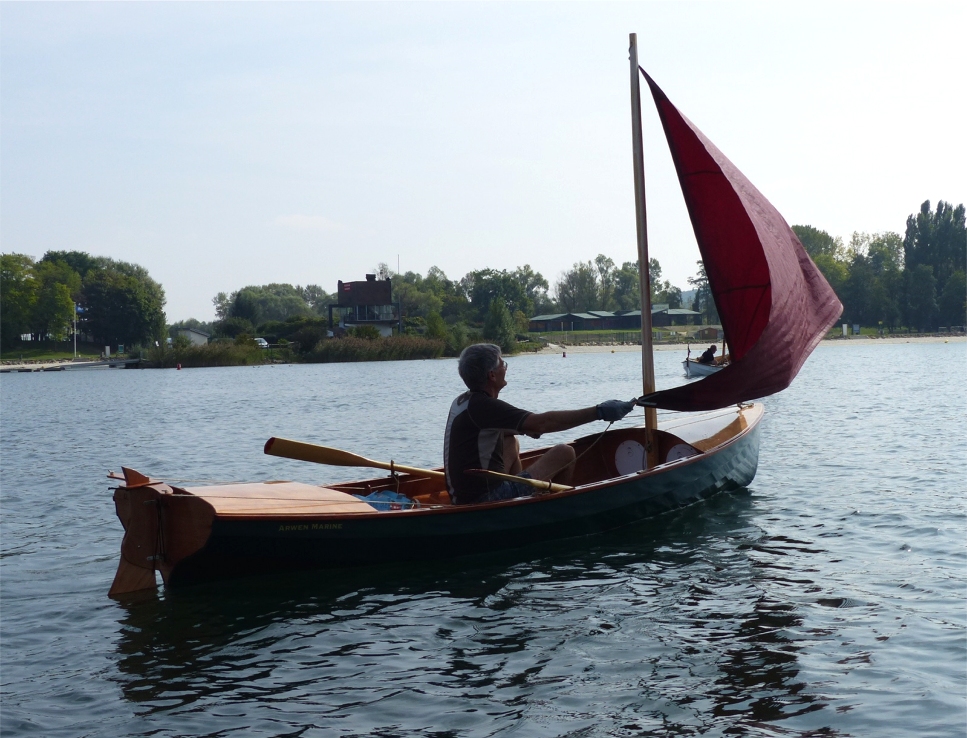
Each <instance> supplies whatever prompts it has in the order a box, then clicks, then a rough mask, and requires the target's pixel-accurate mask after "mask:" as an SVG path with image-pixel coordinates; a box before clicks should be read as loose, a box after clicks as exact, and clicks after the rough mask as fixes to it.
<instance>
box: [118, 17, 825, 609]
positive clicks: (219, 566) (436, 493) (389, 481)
mask: <svg viewBox="0 0 967 738" xmlns="http://www.w3.org/2000/svg"><path fill="white" fill-rule="evenodd" d="M630 61H631V75H632V77H631V82H632V88H631V99H632V121H633V124H632V135H633V148H634V165H635V167H634V168H635V201H636V214H637V234H638V260H639V264H643V265H647V264H648V248H647V229H646V227H645V222H646V219H645V207H644V194H645V193H644V164H643V160H642V145H641V143H642V142H641V118H640V116H641V103H640V97H639V95H640V92H639V71H640V72H641V74H644V77H645V79H646V80H647V82H648V85H649V86H650V88H651V92H652V96H653V97H654V100H655V104H656V106H657V107H658V113H659V116H660V117H661V122H662V125H663V127H664V129H665V137H666V139H667V140H668V144H669V148H670V149H671V153H672V159H673V161H674V163H675V168H676V171H677V172H678V178H679V182H680V183H681V186H682V192H683V194H684V197H685V204H686V206H687V207H688V211H689V214H690V216H691V220H692V225H693V227H694V229H695V238H696V241H697V243H698V247H699V251H700V252H701V254H702V259H703V263H704V264H705V268H706V272H707V274H708V281H709V288H710V290H711V293H712V297H713V299H714V300H715V304H716V308H717V311H718V314H719V316H720V318H721V320H722V326H723V330H724V332H725V335H726V336H727V337H728V342H729V343H728V345H729V356H730V360H731V361H730V363H729V364H728V365H726V366H723V367H721V368H715V369H712V371H713V374H711V375H710V376H708V377H706V378H705V379H702V380H700V381H698V382H689V383H687V384H684V385H682V386H679V387H672V388H669V389H665V390H660V391H657V392H656V391H655V386H654V385H655V382H654V364H653V357H652V353H651V321H650V318H649V316H650V314H651V312H650V305H649V304H648V302H649V301H648V290H647V288H646V287H644V286H645V285H648V283H649V282H648V273H647V269H642V270H641V275H640V278H641V285H642V286H643V287H642V289H641V294H642V297H643V303H644V304H643V305H642V311H641V312H642V387H643V390H644V393H643V395H642V396H641V397H640V398H638V404H639V405H640V406H642V407H644V408H645V424H644V426H643V427H637V428H620V429H615V430H610V431H607V432H604V433H597V434H595V435H591V436H587V437H584V438H579V439H577V440H575V441H573V442H572V443H571V446H572V447H573V448H574V450H575V452H576V454H577V460H576V461H575V468H574V478H573V480H572V482H573V484H574V486H573V487H564V486H562V485H557V486H555V487H553V488H552V487H551V486H550V485H548V489H547V493H546V494H541V495H540V496H533V497H519V498H517V499H513V500H504V501H501V502H488V503H479V504H470V505H453V504H451V501H450V498H449V494H448V493H447V489H446V483H445V481H444V480H443V479H442V477H443V476H444V474H443V472H442V470H439V469H433V470H429V469H415V468H410V467H403V466H399V465H395V464H394V463H393V462H389V463H386V462H375V461H371V460H369V459H365V458H363V457H359V456H355V455H354V454H349V453H347V452H340V451H338V450H336V449H327V448H325V447H322V446H315V447H312V445H311V444H303V443H299V442H293V441H286V440H285V439H270V440H269V442H268V443H267V444H266V447H265V452H266V453H270V454H273V455H276V456H285V457H287V458H293V459H301V460H303V461H316V462H320V463H328V464H338V465H342V466H370V467H376V468H381V469H388V470H389V471H390V476H383V477H379V478H374V479H364V480H361V481H358V482H348V483H339V484H330V485H325V486H313V485H308V484H301V483H298V482H256V483H249V484H231V485H221V486H212V487H177V486H173V485H169V484H166V483H165V482H164V481H162V480H154V479H149V478H148V477H146V476H144V475H143V474H139V473H138V472H135V471H133V470H131V469H124V475H123V477H119V476H116V475H113V474H112V475H111V476H112V478H115V479H121V480H122V481H123V484H122V485H120V486H118V487H117V488H116V491H115V494H114V503H115V508H116V511H117V515H118V518H119V519H120V520H121V523H122V525H123V526H124V539H123V541H122V542H121V561H120V563H119V565H118V570H117V575H116V577H115V579H114V584H113V585H112V587H111V591H110V594H111V595H120V594H125V593H127V592H134V591H137V590H140V589H146V588H153V587H155V586H156V584H155V582H156V579H155V574H156V572H160V574H161V576H162V578H163V580H164V582H165V584H166V585H168V586H170V585H176V584H181V583H189V582H199V581H205V580H209V579H219V578H224V577H230V576H237V575H244V574H252V573H257V572H270V571H280V570H281V571H285V570H292V569H304V568H310V567H319V568H322V567H343V566H352V565H358V564H365V563H373V562H382V561H404V560H418V559H440V558H447V557H451V556H455V555H458V554H471V553H481V552H493V551H498V550H501V549H509V548H515V547H520V546H524V545H527V544H531V543H535V542H538V541H549V540H555V539H561V538H570V537H576V536H584V535H588V534H591V533H599V532H602V531H607V530H611V529H614V528H618V527H620V526H623V525H628V524H629V523H633V522H635V521H637V520H641V519H643V518H647V517H650V516H653V515H657V514H660V513H662V512H665V511H667V510H672V509H675V508H679V507H683V506H685V505H691V504H693V503H695V502H698V501H700V500H703V499H706V498H707V497H710V496H711V495H714V494H716V493H718V492H721V491H724V490H731V489H736V488H740V487H742V486H745V485H748V484H749V483H750V482H751V481H752V479H753V478H754V477H755V473H756V469H757V466H758V458H759V421H760V420H761V418H762V415H763V406H762V405H761V404H760V403H750V402H749V400H753V399H756V398H759V397H765V396H767V395H771V394H773V393H775V392H779V391H781V390H783V389H785V388H786V387H788V386H789V384H790V383H791V382H792V380H793V378H794V377H795V376H796V374H797V373H798V372H799V369H800V367H801V366H802V364H803V362H804V361H805V360H806V358H807V357H808V356H809V354H810V353H811V352H812V350H813V349H814V348H815V347H816V345H817V344H818V343H819V341H820V339H821V338H822V337H823V336H824V335H825V333H826V331H827V330H829V328H830V327H831V326H832V325H833V324H834V323H835V322H836V320H837V318H838V317H839V315H840V313H841V312H842V305H841V304H840V302H839V300H837V299H836V295H835V293H834V292H833V290H832V289H831V288H830V286H829V285H828V284H827V282H826V280H825V279H824V278H823V276H822V274H821V273H820V271H819V269H817V268H816V265H815V264H813V263H812V261H811V260H810V259H809V257H808V256H807V254H806V251H805V249H804V248H803V246H802V244H801V243H800V242H799V239H798V238H796V236H795V234H794V233H793V232H792V230H791V229H790V228H789V226H788V224H787V223H786V222H785V220H784V219H783V218H782V216H781V215H780V214H779V213H778V212H777V211H776V210H775V208H774V207H773V206H772V205H771V204H770V203H769V202H768V201H767V200H766V199H765V198H764V197H763V196H762V195H761V193H759V191H758V190H757V189H756V188H755V187H754V186H753V185H752V183H750V182H749V181H748V180H747V179H746V178H745V176H744V175H743V174H742V173H741V172H739V171H738V170H737V169H736V168H735V166H734V165H733V164H732V163H731V162H730V161H729V160H728V159H727V158H726V157H725V156H724V155H723V154H722V152H720V151H719V150H718V149H717V148H716V147H715V145H714V144H712V143H711V142H710V141H709V140H708V139H707V138H705V136H704V135H703V134H702V133H701V132H700V131H699V130H698V129H697V128H696V127H695V126H694V125H693V124H692V123H691V122H690V121H688V119H686V118H685V117H684V116H683V115H682V114H681V113H680V112H679V111H678V110H677V109H676V108H675V107H674V106H673V105H672V104H671V102H670V101H669V100H668V98H667V97H666V96H665V94H664V93H663V92H662V91H661V90H660V89H659V87H658V86H657V85H656V84H655V83H654V81H653V80H652V79H651V78H650V77H648V75H647V74H645V73H644V70H642V69H641V68H640V67H639V66H638V50H637V42H636V38H635V35H634V34H632V36H631V60H630ZM690 366H692V365H690ZM659 408H661V409H664V410H673V411H681V412H687V413H689V414H688V415H682V416H670V419H667V418H666V419H663V422H662V423H661V424H659V423H658V420H657V409H659ZM387 411H388V412H391V409H388V410H387ZM442 423H443V419H442V418H441V419H440V424H441V431H442ZM539 453H541V452H540V451H531V452H528V453H525V454H522V459H523V461H524V467H525V468H526V467H527V460H528V459H530V458H533V457H534V456H535V455H537V454H539ZM122 468H123V467H122ZM482 473H484V474H493V473H496V471H490V470H483V472H482ZM544 484H546V483H544ZM374 494H377V495H387V496H388V495H398V496H400V497H401V498H402V500H400V499H399V497H398V498H397V500H398V501H397V506H396V507H395V508H394V507H392V506H390V509H385V507H383V506H381V505H377V504H376V503H375V502H374V503H373V504H371V501H372V500H374V498H373V495H374Z"/></svg>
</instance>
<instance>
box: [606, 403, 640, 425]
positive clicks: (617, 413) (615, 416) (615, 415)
mask: <svg viewBox="0 0 967 738" xmlns="http://www.w3.org/2000/svg"><path fill="white" fill-rule="evenodd" d="M634 409H635V401H634V400H627V401H626V400H605V401H604V402H602V403H601V404H600V405H598V406H597V410H598V420H607V421H608V422H609V423H613V422H614V421H616V420H621V419H622V418H623V417H624V416H625V415H627V414H628V413H630V412H631V411H632V410H634Z"/></svg>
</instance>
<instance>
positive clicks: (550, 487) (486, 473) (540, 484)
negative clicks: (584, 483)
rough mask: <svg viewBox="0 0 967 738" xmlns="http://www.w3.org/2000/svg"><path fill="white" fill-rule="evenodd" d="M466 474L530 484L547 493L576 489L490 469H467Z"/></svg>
mask: <svg viewBox="0 0 967 738" xmlns="http://www.w3.org/2000/svg"><path fill="white" fill-rule="evenodd" d="M465 473H466V474H476V475H477V476H481V477H492V478H494V479H506V480H507V481H508V482H521V483H523V484H529V485H530V486H531V487H536V488H537V489H542V490H544V491H545V492H567V491H568V490H569V489H574V487H568V486H567V485H566V484H554V482H545V481H544V480H542V479H528V478H527V477H515V476H514V475H513V474H503V473H501V472H495V471H490V469H467V471H466V472H465Z"/></svg>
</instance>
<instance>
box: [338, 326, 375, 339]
mask: <svg viewBox="0 0 967 738" xmlns="http://www.w3.org/2000/svg"><path fill="white" fill-rule="evenodd" d="M346 332H347V333H348V334H349V335H350V336H352V337H353V338H365V339H366V340H367V341H375V340H376V339H377V338H380V332H379V328H377V327H376V326H375V325H357V326H356V327H355V328H350V329H349V330H348V331H346Z"/></svg>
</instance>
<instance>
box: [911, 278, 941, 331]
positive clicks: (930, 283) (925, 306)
mask: <svg viewBox="0 0 967 738" xmlns="http://www.w3.org/2000/svg"><path fill="white" fill-rule="evenodd" d="M936 317H937V280H936V278H935V277H934V276H933V267H931V266H928V265H927V264H918V265H917V266H916V267H914V268H913V269H912V270H911V269H908V270H907V324H908V325H911V326H913V327H915V328H917V329H919V330H921V331H929V330H930V329H931V328H932V327H933V326H934V325H936V323H935V322H934V321H935V320H936Z"/></svg>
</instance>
